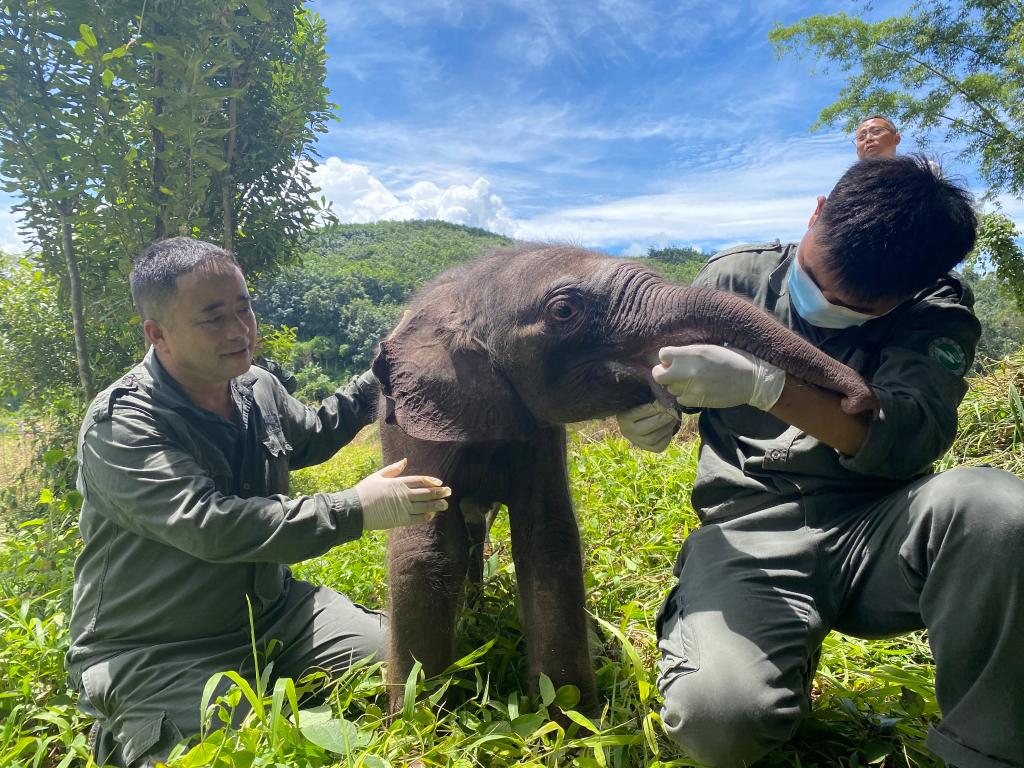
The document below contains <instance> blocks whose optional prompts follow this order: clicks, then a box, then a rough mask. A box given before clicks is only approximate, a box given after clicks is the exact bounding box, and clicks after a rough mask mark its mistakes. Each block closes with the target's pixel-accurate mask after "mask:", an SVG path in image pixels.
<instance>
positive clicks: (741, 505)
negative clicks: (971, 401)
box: [693, 242, 981, 520]
mask: <svg viewBox="0 0 1024 768" xmlns="http://www.w3.org/2000/svg"><path fill="white" fill-rule="evenodd" d="M795 257H796V245H795V244H788V245H780V244H779V243H778V242H776V243H772V244H766V245H747V246H741V247H738V248H732V249H729V250H726V251H723V252H721V253H719V254H716V255H715V256H713V257H711V259H710V260H709V262H708V264H707V265H706V266H705V267H704V269H703V270H702V271H701V272H700V274H699V275H698V276H697V278H696V279H695V281H694V285H702V286H710V287H713V288H718V289H720V290H726V291H731V292H733V293H737V294H740V295H742V296H745V297H747V298H748V299H750V300H751V301H752V302H753V303H754V304H756V305H757V306H759V307H762V308H764V309H766V310H767V311H768V312H771V313H772V314H774V315H775V317H777V318H778V319H779V321H781V322H782V324H783V325H786V326H787V327H789V328H791V329H793V330H794V331H796V332H797V333H799V334H800V335H801V336H803V337H805V338H806V339H808V340H809V341H811V342H812V343H813V344H815V345H816V346H818V347H819V348H821V349H822V350H823V351H825V352H826V353H828V354H829V355H831V356H832V357H834V358H836V359H837V360H840V361H842V362H843V363H845V364H846V365H848V366H850V367H851V368H853V369H854V370H857V371H859V372H860V373H861V375H863V376H864V378H865V379H866V380H867V382H868V384H869V385H870V386H871V388H872V389H873V390H874V392H875V394H876V395H877V396H878V399H879V401H880V402H881V405H882V408H881V411H880V412H879V413H878V414H877V415H876V416H875V418H873V419H872V420H871V423H870V426H869V429H868V435H867V439H866V440H865V442H864V445H863V446H862V447H861V449H860V450H859V451H858V452H857V454H856V455H855V456H844V455H842V454H841V453H839V452H838V451H836V450H835V449H834V448H831V447H829V446H827V445H825V444H823V443H821V442H819V441H818V440H816V439H815V438H813V437H811V436H810V435H807V434H806V433H804V432H801V431H800V430H799V429H797V428H796V427H791V426H790V425H788V424H786V423H784V422H782V421H780V420H779V419H777V418H775V417H774V416H772V415H771V414H769V413H766V412H764V411H760V410H758V409H756V408H753V407H750V406H742V407H738V408H723V409H706V410H704V411H702V413H701V415H700V420H699V427H700V435H701V440H702V444H701V449H700V461H699V465H698V471H697V478H696V481H695V483H694V488H693V506H694V509H696V510H698V512H699V514H701V516H702V518H703V519H708V520H710V519H714V518H716V517H719V516H723V515H727V516H732V515H735V514H740V513H742V512H744V511H747V510H750V509H756V508H762V507H765V506H768V505H770V504H774V503H778V502H782V501H787V500H793V499H796V498H800V497H804V498H806V497H808V496H810V495H814V494H829V493H836V494H841V495H845V496H849V497H852V496H854V495H856V494H872V493H885V492H887V491H890V490H893V489H895V488H897V487H900V486H902V485H904V484H906V482H907V481H908V480H909V479H911V478H914V477H917V476H920V475H922V474H924V473H926V472H929V471H930V470H931V465H932V462H934V461H935V460H936V459H938V458H939V457H941V456H942V455H943V454H944V453H945V452H946V450H947V449H948V448H949V446H950V445H951V444H952V442H953V438H954V436H955V434H956V426H957V406H958V405H959V403H960V401H961V400H962V399H963V396H964V394H965V393H966V391H967V385H966V383H965V381H964V374H965V372H966V371H967V370H968V369H969V367H970V366H971V364H972V362H973V359H974V350H975V347H976V346H977V342H978V337H979V335H980V333H981V329H980V326H979V324H978V321H977V319H976V318H975V317H974V313H973V311H972V307H973V304H974V299H973V296H972V294H971V292H970V289H969V288H968V287H967V286H966V285H965V284H964V283H963V282H962V281H961V280H960V279H959V278H958V277H957V276H956V275H955V274H952V273H951V274H949V275H947V276H945V277H943V278H942V279H941V280H939V281H937V282H936V283H935V284H934V285H931V286H929V287H928V288H927V289H925V290H923V291H921V292H920V293H918V294H917V295H916V296H914V297H913V298H912V299H910V300H908V301H906V302H904V303H903V304H901V305H900V306H898V307H896V308H895V309H893V310H892V311H891V312H889V313H887V314H886V315H883V316H881V317H878V318H876V319H873V320H870V321H868V322H866V323H864V324H863V325H861V326H857V327H853V328H846V329H843V330H838V331H836V330H826V329H822V328H817V327H815V326H812V325H810V324H809V323H806V322H805V321H804V320H803V319H802V318H801V317H799V316H798V315H797V314H796V313H795V312H793V311H792V309H791V308H790V305H789V295H788V291H787V284H788V276H789V269H790V263H791V261H792V259H794V258H795Z"/></svg>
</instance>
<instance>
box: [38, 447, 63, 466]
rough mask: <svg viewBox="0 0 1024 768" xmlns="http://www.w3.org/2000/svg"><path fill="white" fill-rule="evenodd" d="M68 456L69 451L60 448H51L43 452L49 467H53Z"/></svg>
mask: <svg viewBox="0 0 1024 768" xmlns="http://www.w3.org/2000/svg"><path fill="white" fill-rule="evenodd" d="M66 457H67V453H66V452H65V451H62V450H61V449H60V448H51V449H50V450H48V451H45V452H44V453H43V461H44V462H45V463H46V466H48V467H52V466H53V465H54V464H56V463H57V462H58V461H63V460H64V459H65V458H66Z"/></svg>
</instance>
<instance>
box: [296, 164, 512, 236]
mask: <svg viewBox="0 0 1024 768" xmlns="http://www.w3.org/2000/svg"><path fill="white" fill-rule="evenodd" d="M313 179H314V182H315V183H316V185H317V186H318V187H320V189H321V193H322V194H323V195H324V196H325V197H326V198H327V199H328V200H330V201H331V207H332V209H333V210H334V213H335V215H336V216H337V217H338V219H339V220H340V221H342V222H355V223H363V222H369V221H379V220H381V219H391V220H397V221H401V220H406V219H441V220H442V221H450V222H452V223H453V224H464V225H466V226H469V227H480V228H482V229H487V230H490V231H491V232H499V233H502V234H511V233H512V232H513V231H514V229H515V225H514V223H513V221H512V219H511V217H510V215H509V212H508V209H507V208H506V207H505V204H504V203H503V202H502V200H501V198H500V197H498V195H496V194H494V193H493V192H491V184H490V182H489V181H487V179H485V178H483V177H479V178H477V179H476V181H474V182H473V183H472V184H469V185H466V184H450V185H448V186H446V187H443V188H442V187H439V186H438V185H437V184H435V183H434V182H432V181H417V182H416V183H414V184H412V185H411V186H409V187H407V188H406V189H404V190H399V191H397V192H393V191H391V190H390V189H388V187H387V186H386V185H385V184H384V183H383V182H382V181H381V180H380V179H378V178H377V177H376V176H374V175H373V174H372V173H371V172H370V169H369V167H367V166H365V165H359V164H357V163H346V162H344V161H342V160H341V159H340V158H338V157H330V158H328V159H327V161H326V162H325V163H322V164H321V165H320V166H319V167H318V168H317V170H316V172H315V173H314V175H313Z"/></svg>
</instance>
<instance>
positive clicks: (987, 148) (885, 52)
mask: <svg viewBox="0 0 1024 768" xmlns="http://www.w3.org/2000/svg"><path fill="white" fill-rule="evenodd" d="M770 39H771V40H772V42H773V43H774V44H775V46H776V50H777V51H778V52H779V53H780V54H786V53H791V54H795V55H798V56H804V55H807V56H811V57H813V58H815V59H816V60H818V61H820V62H823V63H824V65H825V68H826V69H828V68H829V67H832V68H835V69H838V70H839V71H840V72H842V73H843V75H844V76H845V78H846V80H845V84H844V85H843V86H842V89H841V90H840V93H839V96H838V98H837V99H836V100H835V102H833V103H832V104H830V105H828V106H827V107H825V108H824V109H823V110H822V111H821V114H820V115H819V119H818V121H817V123H816V124H815V125H814V126H813V127H815V128H817V127H821V126H824V125H835V124H837V123H840V124H842V125H843V126H844V127H845V128H846V129H847V130H851V131H852V130H853V129H854V128H855V127H856V125H857V124H858V123H859V122H860V121H861V120H862V119H863V118H864V117H865V116H867V115H872V114H883V115H886V116H888V117H890V118H891V119H893V120H894V121H895V122H896V123H897V125H899V126H900V127H901V128H905V127H912V128H914V129H916V130H917V133H915V139H916V140H917V141H918V143H919V144H921V145H922V146H929V144H933V145H934V143H935V138H937V139H938V140H939V141H941V142H943V146H949V147H957V148H958V149H959V155H960V158H961V159H962V160H964V161H966V162H971V163H976V164H977V168H978V170H979V172H980V174H981V176H982V177H983V178H984V179H985V181H986V183H987V184H988V185H989V186H990V187H991V190H992V192H994V193H998V192H1008V193H1009V194H1011V195H1014V196H1017V197H1020V196H1022V195H1024V4H1021V3H1020V2H1016V1H1015V0H959V1H957V2H921V3H915V4H913V5H911V6H910V7H909V8H908V10H907V11H906V12H905V13H903V14H901V15H898V16H893V17H891V18H887V19H883V20H881V21H876V22H870V21H867V20H865V19H863V18H860V17H858V16H851V15H848V14H845V13H838V14H832V15H816V16H810V17H808V18H805V19H803V20H801V21H799V22H797V23H795V24H792V25H789V26H781V25H780V26H777V27H776V28H775V29H773V30H772V32H771V33H770ZM933 137H934V138H933ZM943 153H944V151H940V152H938V153H937V154H939V155H940V156H941V155H942V154H943ZM1019 237H1020V232H1019V231H1018V230H1017V228H1016V227H1015V226H1014V224H1013V222H1012V221H1011V220H1010V219H1009V218H1008V217H1006V216H1005V215H1004V214H1003V213H1002V212H1001V211H1000V210H999V209H998V206H997V207H996V209H995V210H992V211H990V212H988V213H985V214H984V215H983V217H982V227H981V237H980V238H979V250H980V252H981V254H982V255H983V257H985V258H987V259H988V261H990V262H991V264H992V265H993V266H995V268H996V275H997V277H998V280H999V282H1000V285H1001V287H1002V288H1003V290H1004V291H1005V292H1006V293H1008V294H1009V295H1011V296H1012V297H1013V298H1014V299H1015V300H1016V302H1017V304H1018V306H1019V307H1021V308H1022V309H1024V253H1022V252H1021V248H1020V246H1019V244H1018V242H1017V239H1018V238H1019Z"/></svg>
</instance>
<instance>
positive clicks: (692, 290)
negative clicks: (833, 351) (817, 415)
mask: <svg viewBox="0 0 1024 768" xmlns="http://www.w3.org/2000/svg"><path fill="white" fill-rule="evenodd" d="M647 289H648V291H652V295H649V296H648V301H647V305H648V307H649V310H650V311H649V315H648V316H649V317H654V318H655V320H654V328H653V329H651V330H652V331H653V333H652V335H651V336H648V339H649V340H652V341H654V342H655V343H656V344H657V346H659V347H662V346H684V345H687V344H720V345H725V346H730V347H735V348H737V349H742V350H744V351H745V352H749V353H751V354H752V355H754V356H755V357H759V358H761V359H762V360H765V361H766V362H769V363H771V364H772V365H775V366H777V367H779V368H782V369H783V370H785V371H786V372H787V373H789V374H791V375H793V376H795V377H796V378H798V379H802V380H804V381H806V382H809V383H811V384H816V385H818V386H820V387H823V388H825V389H829V390H832V391H835V392H839V393H841V394H842V395H844V398H845V399H844V401H843V409H844V410H845V411H846V412H848V413H859V412H861V411H866V410H871V409H874V408H877V400H876V399H875V397H874V394H873V393H872V391H871V389H870V387H868V385H867V384H866V383H865V382H864V380H863V379H862V378H861V376H860V375H859V374H858V373H857V372H856V371H854V370H853V369H852V368H849V367H848V366H846V365H843V364H842V363H840V362H839V361H838V360H836V359H834V358H832V357H830V356H829V355H827V354H825V353H824V352H822V351H821V350H820V349H818V348H817V347H815V346H814V345H813V344H811V343H810V342H808V341H807V340H806V339H804V338H803V337H801V336H798V335H797V334H796V333H794V332H793V331H791V330H790V329H789V328H786V327H785V326H784V325H782V324H781V323H780V322H779V321H778V320H777V319H776V318H775V317H773V316H772V315H770V314H768V313H767V312H765V311H764V310H762V309H760V308H759V307H756V306H754V305H753V304H751V303H750V302H749V301H747V300H746V299H743V298H741V297H739V296H736V295H734V294H731V293H726V292H724V291H718V290H715V289H713V288H698V287H688V286H686V287H684V286H669V285H666V284H664V283H662V284H661V285H660V286H658V287H657V288H656V287H655V286H653V285H648V286H647ZM652 289H653V290H652ZM652 337H653V338H652Z"/></svg>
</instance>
